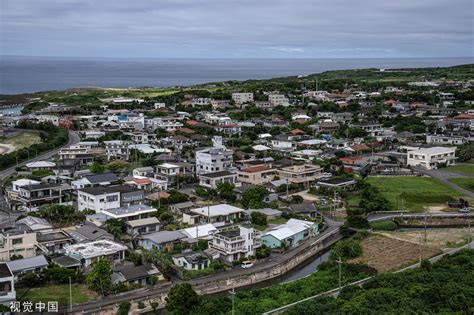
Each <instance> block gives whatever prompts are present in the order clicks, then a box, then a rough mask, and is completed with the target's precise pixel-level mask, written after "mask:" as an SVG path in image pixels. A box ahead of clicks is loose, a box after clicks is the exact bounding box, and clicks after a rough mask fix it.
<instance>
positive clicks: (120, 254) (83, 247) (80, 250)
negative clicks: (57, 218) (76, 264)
mask: <svg viewBox="0 0 474 315" xmlns="http://www.w3.org/2000/svg"><path fill="white" fill-rule="evenodd" d="M64 249H65V251H66V256H69V257H72V258H74V259H77V260H79V261H80V262H81V263H82V265H83V266H84V267H89V266H90V265H92V263H93V262H94V261H96V260H98V259H101V258H105V259H107V260H109V261H111V262H118V261H122V260H124V259H125V251H126V250H127V246H125V245H122V244H119V243H115V242H112V241H109V240H101V241H95V242H90V243H82V244H74V245H66V246H65V247H64Z"/></svg>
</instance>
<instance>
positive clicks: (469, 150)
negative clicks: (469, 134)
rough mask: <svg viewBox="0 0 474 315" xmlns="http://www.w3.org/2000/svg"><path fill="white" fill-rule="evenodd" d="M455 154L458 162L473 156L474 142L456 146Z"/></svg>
mask: <svg viewBox="0 0 474 315" xmlns="http://www.w3.org/2000/svg"><path fill="white" fill-rule="evenodd" d="M456 155H457V156H458V161H459V162H466V161H469V160H471V159H473V158H474V144H471V143H468V144H463V145H461V146H459V147H458V149H457V152H456Z"/></svg>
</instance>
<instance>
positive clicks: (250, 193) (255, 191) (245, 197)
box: [241, 186, 269, 209]
mask: <svg viewBox="0 0 474 315" xmlns="http://www.w3.org/2000/svg"><path fill="white" fill-rule="evenodd" d="M268 195H269V192H268V190H267V188H265V187H263V186H259V187H255V188H250V189H247V190H246V191H245V192H244V193H243V194H242V201H241V202H242V206H244V208H246V209H249V208H255V209H261V208H263V207H264V202H263V199H264V198H265V197H266V196H268Z"/></svg>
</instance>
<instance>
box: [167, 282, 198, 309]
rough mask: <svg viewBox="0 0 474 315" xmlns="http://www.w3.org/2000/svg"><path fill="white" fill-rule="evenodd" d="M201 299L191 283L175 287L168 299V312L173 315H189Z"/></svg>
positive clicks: (179, 284)
mask: <svg viewBox="0 0 474 315" xmlns="http://www.w3.org/2000/svg"><path fill="white" fill-rule="evenodd" d="M199 301H200V298H199V296H198V294H197V293H196V291H194V289H193V287H192V286H191V285H190V284H189V283H178V284H176V285H174V286H173V287H172V288H171V290H170V292H169V293H168V296H167V297H166V310H167V311H169V312H172V313H173V314H179V315H181V314H183V315H185V314H189V313H190V312H191V311H192V309H193V308H194V307H195V306H197V305H198V304H199Z"/></svg>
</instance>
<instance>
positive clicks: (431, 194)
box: [367, 176, 463, 212]
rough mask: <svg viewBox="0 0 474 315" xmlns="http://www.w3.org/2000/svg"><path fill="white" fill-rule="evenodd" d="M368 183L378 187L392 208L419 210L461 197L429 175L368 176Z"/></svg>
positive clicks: (442, 204) (444, 205) (444, 203)
mask: <svg viewBox="0 0 474 315" xmlns="http://www.w3.org/2000/svg"><path fill="white" fill-rule="evenodd" d="M367 181H368V183H370V184H372V185H373V186H375V187H377V188H378V189H380V191H381V192H382V194H383V195H384V196H385V198H387V199H388V201H389V202H390V204H391V205H392V208H393V209H394V210H397V209H402V202H403V208H404V209H405V210H408V211H410V212H421V211H424V210H427V209H430V207H433V206H435V207H437V208H441V209H442V208H444V207H446V203H447V202H449V201H456V200H457V199H458V198H460V197H463V194H461V193H460V192H457V191H456V190H454V189H452V188H451V187H449V186H447V185H444V184H442V183H440V182H438V181H436V180H435V179H432V178H429V177H413V176H406V177H402V176H397V177H369V178H368V179H367Z"/></svg>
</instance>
